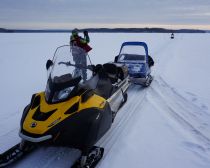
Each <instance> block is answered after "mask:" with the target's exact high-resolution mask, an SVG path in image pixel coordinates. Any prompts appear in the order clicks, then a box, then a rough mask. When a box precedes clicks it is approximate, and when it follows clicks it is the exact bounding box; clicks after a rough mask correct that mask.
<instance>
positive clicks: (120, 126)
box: [98, 85, 146, 167]
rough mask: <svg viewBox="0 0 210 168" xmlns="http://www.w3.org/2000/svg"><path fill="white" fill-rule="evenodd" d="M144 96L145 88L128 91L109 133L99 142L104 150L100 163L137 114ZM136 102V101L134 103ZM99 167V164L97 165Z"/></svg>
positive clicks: (139, 87)
mask: <svg viewBox="0 0 210 168" xmlns="http://www.w3.org/2000/svg"><path fill="white" fill-rule="evenodd" d="M145 96H146V88H142V87H141V86H135V85H132V86H131V88H129V91H128V101H127V103H126V104H125V105H124V106H123V107H122V109H121V110H120V111H119V113H120V114H119V113H118V114H117V116H116V118H115V121H114V123H113V125H112V127H111V129H110V131H109V132H107V134H106V135H105V137H104V138H102V139H101V140H100V141H99V143H98V144H99V146H102V147H104V148H105V152H104V157H103V158H102V161H103V160H104V159H105V157H106V155H107V154H108V153H109V152H110V151H111V149H112V146H114V144H115V143H117V139H118V138H120V136H121V134H122V133H123V131H124V129H125V128H126V125H127V124H129V121H130V119H131V118H132V116H133V115H134V114H135V112H138V110H137V108H139V107H140V106H141V104H142V103H143V101H144V98H145ZM136 100H138V101H136ZM99 167H100V164H99Z"/></svg>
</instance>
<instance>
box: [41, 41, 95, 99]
mask: <svg viewBox="0 0 210 168" xmlns="http://www.w3.org/2000/svg"><path fill="white" fill-rule="evenodd" d="M88 61H89V59H87V54H86V53H85V51H84V50H83V49H81V48H79V47H70V46H69V45H64V46H60V47H58V48H57V49H56V51H55V54H54V57H53V65H52V66H51V67H50V68H49V70H48V71H49V72H48V81H47V86H46V90H45V97H46V100H47V101H48V102H52V103H55V102H59V101H63V100H66V99H67V98H69V97H70V95H71V93H72V92H73V91H74V89H75V87H76V86H77V85H78V84H80V83H85V82H86V81H87V80H88V79H90V78H91V76H92V72H91V71H90V70H89V69H88V65H90V63H89V62H88Z"/></svg>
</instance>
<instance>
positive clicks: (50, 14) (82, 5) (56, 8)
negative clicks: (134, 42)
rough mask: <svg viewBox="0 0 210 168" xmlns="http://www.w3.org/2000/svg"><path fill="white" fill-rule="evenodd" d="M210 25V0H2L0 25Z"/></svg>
mask: <svg viewBox="0 0 210 168" xmlns="http://www.w3.org/2000/svg"><path fill="white" fill-rule="evenodd" d="M157 26H159V27H167V28H201V29H210V0H144V1H143V0H0V27H3V28H31V29H45V28H56V29H71V28H74V27H77V28H88V27H157Z"/></svg>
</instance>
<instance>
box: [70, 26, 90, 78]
mask: <svg viewBox="0 0 210 168" xmlns="http://www.w3.org/2000/svg"><path fill="white" fill-rule="evenodd" d="M83 33H84V38H83V37H81V36H79V30H78V29H74V30H72V34H71V37H70V46H71V51H72V55H73V59H74V62H75V65H76V66H80V67H86V66H87V53H88V52H89V51H90V50H92V48H91V47H90V46H89V45H88V43H89V42H90V38H89V35H88V31H86V30H85V31H84V32H83ZM81 69H82V72H81ZM80 73H81V75H82V78H83V80H84V81H86V80H87V70H86V68H78V67H76V69H75V75H79V74H80Z"/></svg>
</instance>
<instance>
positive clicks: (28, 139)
mask: <svg viewBox="0 0 210 168" xmlns="http://www.w3.org/2000/svg"><path fill="white" fill-rule="evenodd" d="M19 136H20V137H21V138H22V139H24V140H26V141H29V142H34V143H38V142H43V141H46V140H49V139H51V138H52V135H46V136H42V137H38V138H33V137H30V136H27V135H24V134H23V133H21V132H19Z"/></svg>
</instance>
